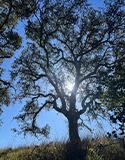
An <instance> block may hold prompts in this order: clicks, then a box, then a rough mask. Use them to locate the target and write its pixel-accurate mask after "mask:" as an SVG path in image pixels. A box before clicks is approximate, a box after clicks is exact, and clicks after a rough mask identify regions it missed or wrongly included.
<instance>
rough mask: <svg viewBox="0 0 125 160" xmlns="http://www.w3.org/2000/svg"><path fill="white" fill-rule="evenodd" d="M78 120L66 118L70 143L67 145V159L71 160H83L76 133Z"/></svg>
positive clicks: (79, 141)
mask: <svg viewBox="0 0 125 160" xmlns="http://www.w3.org/2000/svg"><path fill="white" fill-rule="evenodd" d="M77 121H78V118H76V117H72V116H70V117H68V122H69V140H70V143H69V145H68V150H67V153H68V156H67V159H69V160H70V159H71V160H77V159H79V160H81V159H82V160H83V150H82V146H81V140H80V137H79V133H78V123H77Z"/></svg>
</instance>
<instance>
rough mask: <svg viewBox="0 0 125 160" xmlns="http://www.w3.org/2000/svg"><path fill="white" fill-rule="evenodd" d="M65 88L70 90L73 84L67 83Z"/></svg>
mask: <svg viewBox="0 0 125 160" xmlns="http://www.w3.org/2000/svg"><path fill="white" fill-rule="evenodd" d="M67 88H68V90H70V91H72V89H73V84H72V83H69V84H68V85H67Z"/></svg>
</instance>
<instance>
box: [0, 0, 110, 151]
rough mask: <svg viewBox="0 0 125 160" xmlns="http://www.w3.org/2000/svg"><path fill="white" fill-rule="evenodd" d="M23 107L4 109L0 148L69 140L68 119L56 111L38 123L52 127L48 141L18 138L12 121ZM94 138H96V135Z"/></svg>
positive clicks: (96, 0) (94, 0) (96, 3)
mask: <svg viewBox="0 0 125 160" xmlns="http://www.w3.org/2000/svg"><path fill="white" fill-rule="evenodd" d="M88 2H90V3H91V4H92V6H93V7H94V8H96V9H97V8H98V7H100V6H101V7H102V6H103V0H89V1H88ZM23 28H24V26H23V24H20V25H19V27H18V31H19V33H20V35H22V36H23V37H24V34H23V32H24V29H23ZM24 38H25V37H24ZM24 40H25V39H24ZM24 44H25V41H24ZM24 44H23V45H24ZM21 50H22V49H21ZM21 50H19V51H16V53H15V56H17V55H18V54H19V53H20V52H21ZM15 56H14V57H15ZM14 57H13V58H12V59H11V60H6V61H5V62H4V63H3V67H4V68H6V69H7V70H8V69H10V68H11V63H12V61H13V60H14ZM4 78H5V79H9V75H8V72H6V73H5V76H4ZM22 107H23V104H20V103H18V102H16V104H15V105H11V106H9V107H8V108H7V107H4V108H3V111H4V112H3V114H2V116H1V118H2V121H3V125H2V126H1V127H0V148H6V147H18V146H23V145H30V144H34V143H35V144H38V145H39V144H40V143H41V142H42V141H46V142H49V141H55V140H65V139H67V138H68V128H67V126H68V123H67V122H66V118H65V117H64V116H63V115H61V114H58V115H57V112H55V111H54V110H52V111H50V112H45V111H42V112H41V114H40V116H39V119H38V122H39V123H40V124H41V126H44V125H45V124H49V125H50V126H51V130H50V136H49V139H48V140H46V139H45V138H43V139H42V140H37V139H35V138H34V137H31V136H29V135H28V136H26V138H25V139H24V138H23V135H20V136H18V135H15V134H13V132H12V131H11V128H13V127H17V122H16V121H12V119H13V117H14V116H16V115H17V114H18V113H19V111H20V110H21V108H22ZM103 123H104V126H105V129H106V130H107V129H108V128H109V129H110V127H109V125H108V123H106V122H103ZM95 126H96V121H93V123H92V125H91V128H93V129H94V133H97V132H99V129H97V127H95ZM95 131H96V132H95ZM100 132H103V130H101V131H100ZM87 134H90V133H89V131H88V130H87V129H83V130H82V131H81V132H80V135H81V137H84V136H86V135H87ZM92 136H94V134H93V135H92ZM41 138H42V137H41Z"/></svg>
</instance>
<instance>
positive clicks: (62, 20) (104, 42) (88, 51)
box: [11, 0, 125, 146]
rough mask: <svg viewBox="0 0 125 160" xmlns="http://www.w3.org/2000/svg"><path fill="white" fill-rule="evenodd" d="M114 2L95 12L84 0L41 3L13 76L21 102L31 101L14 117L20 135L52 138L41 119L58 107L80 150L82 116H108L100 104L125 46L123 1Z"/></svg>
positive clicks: (27, 29) (46, 1)
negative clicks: (39, 120)
mask: <svg viewBox="0 0 125 160" xmlns="http://www.w3.org/2000/svg"><path fill="white" fill-rule="evenodd" d="M115 2H117V4H115V7H114V6H113V4H112V3H111V1H110V3H109V4H110V7H107V8H106V9H105V10H94V9H93V8H92V7H90V6H89V5H88V4H87V3H86V1H85V0H79V1H75V0H74V1H67V0H65V1H58V0H57V1H51V2H50V1H49V0H44V1H42V2H41V1H38V3H37V10H36V11H35V13H33V15H32V18H28V20H27V24H26V26H25V33H26V36H27V39H29V42H27V45H26V47H25V49H24V50H23V51H22V53H21V55H20V56H19V57H18V58H16V60H15V61H14V63H13V65H12V68H13V70H12V72H11V77H12V79H13V80H17V81H18V82H17V88H18V95H17V98H19V99H23V98H25V99H27V100H26V104H25V105H24V106H23V108H22V113H20V114H19V115H18V116H17V117H15V119H17V120H18V121H19V122H20V128H21V133H22V132H24V134H26V133H28V132H30V133H31V134H33V135H35V136H37V135H39V134H43V135H45V136H47V134H48V133H49V127H48V126H47V125H46V126H45V127H44V128H40V127H39V126H38V125H37V121H36V120H37V117H38V115H39V113H40V112H41V110H42V109H44V108H47V109H48V110H50V109H55V110H56V111H57V112H59V113H62V114H63V115H64V116H65V117H66V118H67V120H68V123H69V139H70V142H71V143H72V144H74V146H78V143H79V142H80V137H79V134H78V120H79V119H80V116H81V115H82V114H84V113H85V112H86V113H88V115H91V116H92V117H93V118H97V117H98V115H100V114H105V113H106V112H105V111H106V107H107V106H104V105H102V104H101V103H100V101H99V100H100V97H101V95H103V93H104V92H105V88H104V87H105V81H106V80H110V79H111V78H112V73H113V71H114V66H115V65H116V63H118V62H119V61H121V59H122V57H119V52H120V51H121V49H122V47H123V46H124V45H123V44H124V29H125V25H124V24H125V23H124V11H123V10H122V9H121V8H120V4H122V2H123V1H122V0H121V1H115ZM105 4H108V3H106V2H105ZM111 9H112V10H111ZM69 84H73V88H72V89H71V90H70V89H69V88H68V85H69Z"/></svg>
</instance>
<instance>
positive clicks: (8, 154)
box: [0, 138, 125, 160]
mask: <svg viewBox="0 0 125 160" xmlns="http://www.w3.org/2000/svg"><path fill="white" fill-rule="evenodd" d="M68 146H69V145H68V142H55V143H53V142H52V143H49V144H41V145H40V146H30V147H18V148H16V149H11V148H7V149H5V150H0V160H70V159H72V160H73V159H74V160H76V158H73V157H74V155H75V152H71V151H70V148H69V147H68ZM70 147H71V146H70ZM124 147H125V146H123V145H122V144H121V143H120V142H119V141H118V140H111V139H110V140H109V139H106V138H95V139H93V140H91V139H90V138H84V139H83V140H82V150H80V151H79V153H76V154H77V155H78V157H79V158H77V159H79V160H124V159H125V148H124ZM81 155H82V158H80V157H81Z"/></svg>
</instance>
